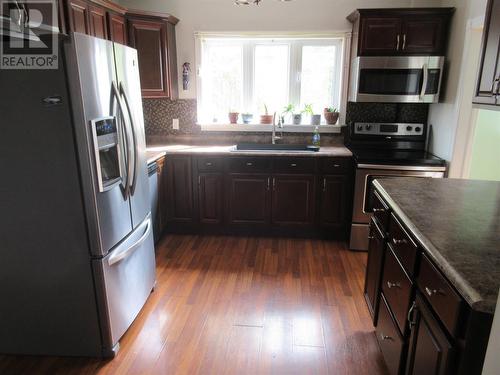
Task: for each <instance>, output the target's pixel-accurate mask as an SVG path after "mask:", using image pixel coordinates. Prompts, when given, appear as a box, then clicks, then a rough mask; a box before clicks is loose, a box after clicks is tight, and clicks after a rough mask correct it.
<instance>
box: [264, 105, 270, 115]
mask: <svg viewBox="0 0 500 375" xmlns="http://www.w3.org/2000/svg"><path fill="white" fill-rule="evenodd" d="M264 114H265V115H266V116H267V115H269V110H268V109H267V105H266V103H264Z"/></svg>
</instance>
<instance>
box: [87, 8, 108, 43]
mask: <svg viewBox="0 0 500 375" xmlns="http://www.w3.org/2000/svg"><path fill="white" fill-rule="evenodd" d="M89 23H90V35H93V36H95V37H97V38H102V39H108V27H107V24H106V10H105V9H104V8H102V7H99V6H95V5H91V6H90V7H89Z"/></svg>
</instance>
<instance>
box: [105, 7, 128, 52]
mask: <svg viewBox="0 0 500 375" xmlns="http://www.w3.org/2000/svg"><path fill="white" fill-rule="evenodd" d="M107 18H108V28H109V30H108V35H109V40H111V41H113V42H116V43H120V44H123V45H127V44H128V37H127V24H126V21H125V16H123V15H121V14H116V13H112V12H108V14H107Z"/></svg>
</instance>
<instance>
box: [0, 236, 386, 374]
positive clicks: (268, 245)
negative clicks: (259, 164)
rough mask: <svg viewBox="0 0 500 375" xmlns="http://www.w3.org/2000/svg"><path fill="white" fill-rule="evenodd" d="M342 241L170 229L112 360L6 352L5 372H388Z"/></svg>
mask: <svg viewBox="0 0 500 375" xmlns="http://www.w3.org/2000/svg"><path fill="white" fill-rule="evenodd" d="M366 258H367V256H366V254H365V253H357V252H351V251H349V250H348V249H347V246H346V244H345V243H343V242H335V241H323V240H317V239H297V238H254V237H236V236H202V235H200V236H197V235H169V236H166V237H164V238H162V239H161V241H160V243H159V245H158V247H157V254H156V259H157V284H156V288H155V290H154V292H153V293H152V294H151V296H150V298H149V300H148V301H147V303H146V305H145V306H144V308H143V310H142V311H141V313H140V314H139V316H138V317H137V319H136V321H135V322H134V324H133V325H132V326H131V327H130V329H129V330H128V332H127V333H126V334H125V335H124V337H123V338H122V340H121V342H120V346H121V348H120V351H119V353H118V355H117V357H116V358H114V359H113V360H100V359H92V358H90V359H89V358H60V357H30V356H7V355H0V374H2V375H3V374H6V375H18V374H29V375H32V374H36V375H38V374H40V375H44V374H47V375H48V374H50V375H53V374H64V375H66V374H71V375H72V374H75V375H82V374H92V375H94V374H99V375H115V374H119V375H122V374H125V375H135V374H152V375H157V374H161V375H163V374H168V375H170V374H173V375H177V374H190V375H191V374H238V375H239V374H252V375H260V374H287V375H288V374H300V375H302V374H336V375H337V374H339V375H343V374H356V375H358V374H370V375H371V374H374V375H376V374H385V373H386V368H385V365H384V363H383V360H382V356H381V353H380V351H379V348H378V344H377V341H376V338H375V335H374V329H373V326H372V324H371V320H370V316H369V313H368V310H367V308H366V304H365V301H364V298H363V285H364V273H365V267H366Z"/></svg>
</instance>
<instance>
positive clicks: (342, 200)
mask: <svg viewBox="0 0 500 375" xmlns="http://www.w3.org/2000/svg"><path fill="white" fill-rule="evenodd" d="M321 184H322V186H321V188H322V192H321V224H322V225H325V226H337V227H341V226H343V225H346V224H347V208H348V205H347V202H348V196H347V195H348V193H347V189H348V176H345V175H339V176H323V180H322V182H321Z"/></svg>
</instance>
